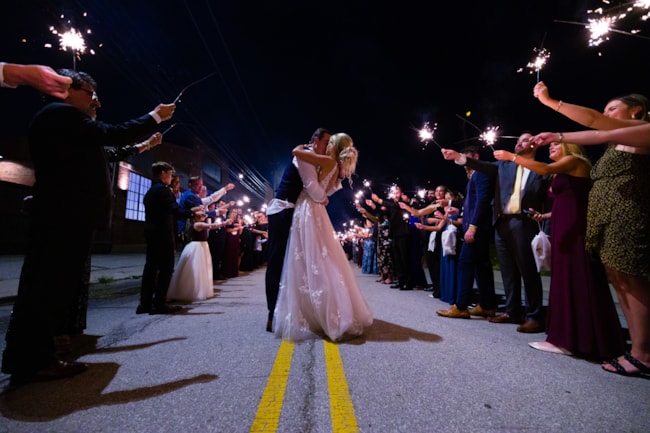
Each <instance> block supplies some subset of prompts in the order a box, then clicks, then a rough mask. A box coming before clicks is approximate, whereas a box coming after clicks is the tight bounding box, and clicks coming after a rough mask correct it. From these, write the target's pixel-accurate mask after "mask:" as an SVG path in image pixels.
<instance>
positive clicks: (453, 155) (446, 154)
mask: <svg viewBox="0 0 650 433" xmlns="http://www.w3.org/2000/svg"><path fill="white" fill-rule="evenodd" d="M441 152H442V156H443V158H445V159H446V160H448V161H452V160H453V161H458V160H459V159H460V156H461V155H460V153H458V152H456V151H455V150H452V149H441Z"/></svg>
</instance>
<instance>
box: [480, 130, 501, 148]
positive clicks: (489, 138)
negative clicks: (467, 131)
mask: <svg viewBox="0 0 650 433" xmlns="http://www.w3.org/2000/svg"><path fill="white" fill-rule="evenodd" d="M498 131H499V127H498V126H489V127H488V128H487V129H486V130H485V131H483V132H482V133H481V135H480V136H479V137H478V139H479V140H481V141H484V142H485V144H486V145H488V146H490V148H491V149H492V151H493V152H494V143H496V142H497V140H498V139H499V132H498Z"/></svg>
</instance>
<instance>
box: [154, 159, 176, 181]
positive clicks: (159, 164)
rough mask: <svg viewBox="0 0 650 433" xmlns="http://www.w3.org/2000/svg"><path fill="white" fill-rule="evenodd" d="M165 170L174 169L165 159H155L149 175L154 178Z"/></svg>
mask: <svg viewBox="0 0 650 433" xmlns="http://www.w3.org/2000/svg"><path fill="white" fill-rule="evenodd" d="M166 171H174V167H173V166H172V165H171V164H170V163H168V162H166V161H156V162H154V163H153V164H151V175H152V176H153V177H154V178H157V177H160V175H161V174H162V173H163V172H166Z"/></svg>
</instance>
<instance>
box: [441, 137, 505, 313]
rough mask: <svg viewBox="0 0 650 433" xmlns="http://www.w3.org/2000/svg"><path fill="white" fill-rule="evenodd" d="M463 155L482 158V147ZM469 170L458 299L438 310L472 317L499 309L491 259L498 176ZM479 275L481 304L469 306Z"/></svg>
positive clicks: (459, 260)
mask: <svg viewBox="0 0 650 433" xmlns="http://www.w3.org/2000/svg"><path fill="white" fill-rule="evenodd" d="M463 155H464V156H465V157H466V158H467V160H469V159H473V160H478V158H479V152H478V148H476V147H468V148H466V149H464V150H463ZM465 170H466V171H467V177H468V182H467V189H466V191H465V200H464V202H463V208H462V212H463V213H462V217H463V243H462V246H461V249H460V254H459V256H458V280H457V281H458V283H457V284H458V290H457V292H456V302H455V303H454V304H453V305H452V306H451V308H449V309H446V310H438V311H436V314H438V315H439V316H443V317H449V318H454V319H459V318H460V319H469V318H470V315H477V316H483V317H491V316H494V315H495V311H496V295H495V292H494V273H493V271H492V262H491V261H490V241H491V240H492V232H493V230H492V221H491V220H492V217H491V215H492V205H491V202H492V194H493V192H494V179H493V178H492V177H490V176H488V175H487V174H485V173H482V172H480V171H475V170H473V169H471V168H469V164H468V165H466V166H465ZM475 279H476V284H477V286H478V291H479V304H478V305H477V306H476V307H475V308H472V309H469V304H470V302H471V297H472V289H473V287H474V280H475Z"/></svg>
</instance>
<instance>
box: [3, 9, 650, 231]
mask: <svg viewBox="0 0 650 433" xmlns="http://www.w3.org/2000/svg"><path fill="white" fill-rule="evenodd" d="M7 3H9V2H7ZM10 3H11V4H6V5H3V11H2V16H1V18H0V20H1V21H0V33H1V34H2V36H1V39H0V40H1V41H2V45H1V46H0V59H1V60H3V61H7V62H18V63H42V64H47V65H50V66H52V67H54V68H61V67H66V68H72V67H73V60H72V58H73V57H72V54H71V53H70V52H63V51H60V50H58V38H57V37H56V36H54V35H52V34H51V33H50V31H49V26H51V25H52V26H55V27H56V28H58V29H60V30H63V31H64V30H65V29H66V28H68V27H70V26H72V27H75V28H77V29H79V30H83V31H85V30H86V29H91V30H92V34H86V35H85V39H86V44H87V46H88V48H89V49H93V50H94V51H95V53H96V54H95V55H92V54H90V53H88V52H86V53H85V54H82V55H81V58H80V60H78V61H77V62H76V69H77V70H79V71H85V72H88V73H90V74H91V75H92V76H93V77H94V78H95V79H96V80H97V82H98V84H99V86H98V93H99V95H100V99H101V102H102V108H101V109H100V110H99V112H98V113H99V117H100V119H102V120H105V121H110V122H118V121H123V120H127V119H130V118H132V117H135V116H138V115H141V114H142V113H144V112H147V111H149V110H150V109H152V108H153V107H154V106H155V105H157V104H158V103H159V102H171V101H172V100H173V99H174V98H175V97H176V95H177V94H178V93H179V92H180V90H181V89H182V88H183V87H185V86H187V85H188V84H190V83H192V82H195V81H196V80H199V79H201V78H203V77H206V76H207V75H209V74H212V75H211V76H210V77H209V78H207V79H205V80H204V81H202V82H200V83H198V84H197V85H195V86H194V87H191V88H189V89H188V90H187V91H186V92H185V94H184V95H183V97H182V99H181V102H179V103H178V108H177V110H176V114H175V116H174V120H173V121H174V122H176V123H177V126H176V127H175V128H174V129H173V130H171V131H170V132H169V133H168V135H167V136H166V139H167V140H169V141H173V142H175V143H179V144H183V143H189V142H190V140H191V139H192V138H193V137H198V138H200V139H201V140H203V141H204V142H206V143H208V144H209V145H210V146H213V147H214V148H215V149H216V150H217V151H218V152H220V153H221V154H223V156H224V157H225V158H226V159H228V161H229V162H230V165H231V167H232V169H233V172H232V173H231V175H235V176H236V174H237V173H244V174H245V178H246V181H247V182H250V183H251V184H254V183H256V181H257V180H258V179H266V180H267V181H268V182H270V183H271V184H272V185H275V184H276V183H277V181H278V179H279V176H280V174H281V171H282V169H283V167H284V165H285V164H286V162H287V160H288V158H289V156H290V151H291V149H292V148H293V147H294V146H295V145H296V144H300V143H304V142H306V141H307V140H308V139H309V137H310V136H311V133H312V132H313V131H314V129H316V128H317V127H319V126H324V127H327V128H329V129H331V130H332V131H334V132H341V131H342V132H346V133H348V134H350V135H351V136H352V138H353V139H354V141H355V145H356V146H357V148H358V149H359V152H360V159H359V165H358V169H357V172H358V176H357V178H356V179H355V182H354V185H353V187H352V189H350V188H347V186H346V188H344V191H343V192H339V193H337V194H336V195H335V196H334V197H333V198H332V202H331V203H330V206H329V207H328V209H329V210H330V213H331V215H332V218H333V222H334V224H335V227H337V228H339V226H340V223H341V222H343V221H347V220H348V219H350V218H351V217H356V216H358V214H357V213H356V212H355V210H354V207H353V206H352V204H351V202H352V201H353V197H352V195H353V193H354V192H356V191H357V190H358V189H359V187H360V186H361V185H362V183H363V180H364V179H367V180H369V181H371V184H372V188H373V191H374V192H376V193H378V194H379V195H384V194H385V191H386V189H387V188H388V187H389V186H390V184H392V183H394V182H395V183H398V184H400V186H402V187H403V189H404V190H405V191H407V192H411V193H412V192H414V191H415V190H416V189H418V188H426V187H433V186H435V185H437V184H440V183H444V184H447V185H449V186H451V187H452V188H455V189H463V188H464V184H465V179H464V172H463V170H462V169H461V168H459V167H457V166H455V165H454V164H453V163H452V162H448V161H444V160H443V159H442V157H441V155H440V152H439V150H438V148H437V147H436V146H435V145H434V144H433V143H429V144H428V145H427V146H426V147H424V146H423V144H422V143H421V142H420V140H419V138H418V136H417V129H419V128H420V127H421V126H422V125H423V123H424V122H430V124H431V125H433V124H437V131H436V141H437V142H439V143H440V144H441V145H443V146H444V147H452V148H456V149H460V148H461V147H463V146H465V145H468V144H476V145H481V144H482V143H481V142H480V141H478V140H476V137H477V136H478V135H479V131H477V129H476V128H475V127H474V126H472V124H473V125H477V126H478V128H479V129H485V128H486V127H488V126H496V125H498V126H499V131H500V132H501V134H502V135H506V136H517V135H519V134H520V133H521V132H522V131H524V130H528V131H531V132H540V131H545V130H565V131H566V130H576V129H581V128H580V127H579V126H578V125H576V124H574V123H572V122H570V121H568V120H566V119H565V118H564V117H563V116H561V115H558V114H556V113H554V112H553V111H552V110H551V109H549V108H547V107H544V106H543V105H542V104H540V103H539V102H538V101H536V100H535V98H534V97H533V96H532V88H533V86H534V84H535V82H536V79H537V76H536V74H529V70H528V69H526V68H525V67H526V64H527V63H528V62H530V61H531V60H532V59H533V58H534V57H535V53H534V48H535V47H543V48H545V49H547V50H548V52H549V53H550V58H549V60H548V64H547V65H546V66H545V67H544V68H543V69H542V70H541V72H540V78H541V79H542V80H543V81H544V82H546V84H547V85H548V86H549V89H550V91H551V95H552V96H553V97H555V98H558V99H563V100H565V101H569V102H574V103H578V104H581V105H587V106H591V107H593V108H596V109H599V110H600V109H602V108H603V107H604V106H605V104H606V103H607V101H608V100H609V99H610V98H612V97H614V96H620V95H624V94H627V93H632V92H637V93H643V94H646V95H648V94H650V91H649V89H648V82H649V80H648V77H650V74H649V72H650V62H649V61H648V53H650V40H648V39H647V36H650V25H649V24H647V23H645V22H642V21H640V20H639V19H638V17H640V16H641V12H632V13H630V14H628V17H627V18H625V19H624V20H621V21H620V22H619V24H618V28H619V29H620V30H624V31H631V30H632V29H639V30H641V33H640V35H641V36H643V35H647V36H643V37H634V36H630V35H626V34H621V33H611V34H610V40H609V41H606V42H604V43H603V44H601V45H600V46H598V47H589V46H588V36H589V34H588V32H587V30H585V28H584V27H583V26H580V25H576V24H568V23H560V22H558V21H568V22H576V23H585V22H586V21H587V11H588V10H590V9H594V8H597V7H603V8H604V9H606V10H612V9H613V7H614V6H616V5H619V4H623V3H615V2H614V3H612V4H610V5H606V4H604V3H601V2H600V1H597V0H591V1H565V0H559V1H551V0H512V1H492V2H486V1H448V2H439V1H427V2H423V1H418V2H415V1H405V2H376V1H372V2H371V1H356V0H347V1H328V2H308V1H270V0H269V1H228V2H224V1H199V0H197V1H190V0H186V1H175V0H168V1H160V0H158V1H150V0H138V1H127V0H114V1H105V0H104V1H83V2H81V1H67V2H61V1H28V0H27V1H22V2H10ZM18 3H20V4H18ZM423 4H424V5H423ZM84 12H86V13H87V15H86V16H84V15H83V13H84ZM62 13H63V14H64V16H65V18H64V19H63V20H62V19H61V18H60V15H61V14H62ZM68 19H69V20H71V23H70V24H68V22H67V20H68ZM22 39H25V41H23V40H22ZM45 43H51V44H52V45H53V46H54V47H53V48H45V47H44V44H45ZM521 68H524V71H523V72H517V70H518V69H521ZM0 100H2V104H1V107H0V109H2V117H1V120H0V127H1V129H2V131H1V133H0V136H4V135H7V134H15V133H22V132H24V131H25V130H26V128H27V125H28V123H29V120H30V118H31V116H32V115H33V114H34V113H35V112H36V110H37V109H38V107H39V106H40V97H39V95H38V94H37V92H36V91H34V90H31V89H20V90H2V91H1V92H0ZM467 112H470V113H471V115H470V116H469V117H468V118H467V119H468V120H469V122H471V124H470V123H468V122H465V121H463V120H461V119H460V118H459V117H465V115H466V113H467ZM164 127H165V126H164V125H163V127H161V130H162V129H164ZM514 142H515V140H514V139H507V138H502V139H501V140H499V141H498V142H497V144H496V147H498V148H505V149H508V150H511V149H512V148H513V147H514ZM490 154H491V150H490V149H489V148H484V152H483V155H482V158H483V159H491V155H490ZM591 155H592V156H593V157H594V158H596V157H597V155H598V150H593V149H592V150H591ZM545 158H546V153H545V150H542V151H540V153H539V159H541V160H544V159H545ZM172 163H173V161H172Z"/></svg>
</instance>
